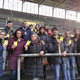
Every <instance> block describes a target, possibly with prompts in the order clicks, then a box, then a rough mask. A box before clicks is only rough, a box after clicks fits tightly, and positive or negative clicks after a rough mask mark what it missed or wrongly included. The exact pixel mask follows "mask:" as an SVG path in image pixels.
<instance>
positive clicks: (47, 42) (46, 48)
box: [38, 33, 50, 52]
mask: <svg viewBox="0 0 80 80" xmlns="http://www.w3.org/2000/svg"><path fill="white" fill-rule="evenodd" d="M38 36H39V37H40V40H43V41H44V43H45V50H46V52H48V44H49V39H50V37H49V36H48V35H46V34H45V33H43V34H41V33H39V34H38Z"/></svg>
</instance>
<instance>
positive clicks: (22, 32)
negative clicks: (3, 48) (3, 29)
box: [14, 29, 25, 40]
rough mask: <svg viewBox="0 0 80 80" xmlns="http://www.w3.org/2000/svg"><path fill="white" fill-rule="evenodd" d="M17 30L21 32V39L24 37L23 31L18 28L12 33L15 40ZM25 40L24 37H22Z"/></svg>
mask: <svg viewBox="0 0 80 80" xmlns="http://www.w3.org/2000/svg"><path fill="white" fill-rule="evenodd" d="M17 31H20V32H21V35H22V36H21V38H22V39H24V36H23V32H22V31H21V30H20V29H17V30H16V31H15V33H14V38H15V40H17ZM24 40H25V39H24Z"/></svg>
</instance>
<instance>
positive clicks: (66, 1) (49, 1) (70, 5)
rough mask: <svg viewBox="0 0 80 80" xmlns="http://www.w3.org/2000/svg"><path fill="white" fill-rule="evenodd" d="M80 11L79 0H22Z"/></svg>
mask: <svg viewBox="0 0 80 80" xmlns="http://www.w3.org/2000/svg"><path fill="white" fill-rule="evenodd" d="M22 1H29V2H34V3H38V4H40V5H41V4H43V5H48V6H52V7H57V8H62V9H65V10H73V11H77V12H80V0H22Z"/></svg>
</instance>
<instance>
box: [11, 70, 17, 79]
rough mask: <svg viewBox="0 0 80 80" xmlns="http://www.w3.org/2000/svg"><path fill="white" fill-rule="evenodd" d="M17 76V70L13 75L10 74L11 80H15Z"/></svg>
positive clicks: (13, 71) (12, 72)
mask: <svg viewBox="0 0 80 80" xmlns="http://www.w3.org/2000/svg"><path fill="white" fill-rule="evenodd" d="M16 74H17V71H16V70H12V71H11V74H10V80H15V78H16Z"/></svg>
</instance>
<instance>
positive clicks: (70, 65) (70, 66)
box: [66, 56, 75, 80]
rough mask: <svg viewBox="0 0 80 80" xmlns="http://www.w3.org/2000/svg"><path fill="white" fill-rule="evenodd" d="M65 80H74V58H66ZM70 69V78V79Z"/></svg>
mask: <svg viewBox="0 0 80 80" xmlns="http://www.w3.org/2000/svg"><path fill="white" fill-rule="evenodd" d="M66 65H67V80H75V58H74V57H73V56H71V57H68V58H67V63H66ZM70 69H71V78H70Z"/></svg>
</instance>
